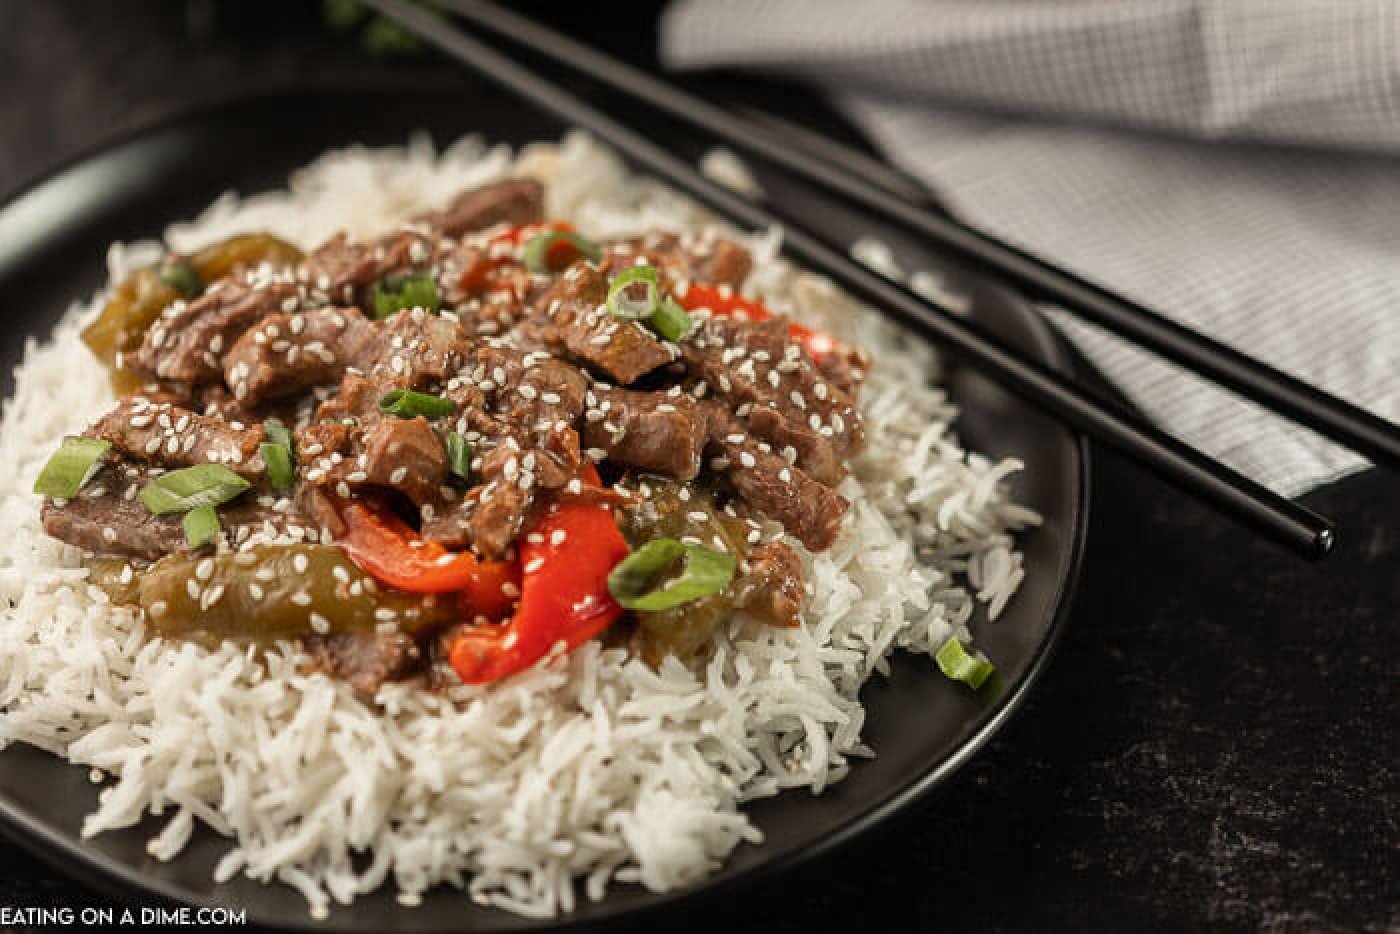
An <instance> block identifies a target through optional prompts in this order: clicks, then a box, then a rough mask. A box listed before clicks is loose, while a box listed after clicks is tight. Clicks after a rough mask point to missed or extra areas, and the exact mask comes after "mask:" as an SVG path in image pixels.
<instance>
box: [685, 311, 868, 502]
mask: <svg viewBox="0 0 1400 934" xmlns="http://www.w3.org/2000/svg"><path fill="white" fill-rule="evenodd" d="M683 353H684V359H685V363H686V367H687V369H688V370H689V372H690V374H691V376H692V379H694V380H698V381H699V383H698V384H697V388H699V386H700V384H703V388H701V389H700V394H701V395H705V394H709V393H713V394H714V395H715V396H716V397H717V398H718V399H720V400H722V401H723V402H724V404H725V406H726V407H727V408H728V409H729V410H731V411H733V412H734V413H735V414H737V415H738V416H739V417H740V418H741V419H743V420H744V421H745V430H746V431H748V432H750V433H752V434H754V435H756V436H758V437H759V438H761V439H763V440H764V441H766V442H767V443H768V444H769V445H771V446H772V447H773V448H774V449H775V450H778V451H781V452H784V454H785V456H786V457H787V458H788V459H789V460H791V461H792V463H794V464H796V465H797V466H799V467H801V468H802V469H803V470H804V471H805V472H806V473H807V474H808V475H810V476H811V477H813V478H814V479H816V480H819V481H821V482H823V483H827V484H831V483H835V482H837V481H839V480H840V478H841V476H842V472H843V471H842V467H841V463H842V459H843V458H845V457H847V456H849V455H851V454H853V453H855V452H856V451H859V450H860V449H861V447H862V446H863V445H864V441H865V439H864V434H863V432H862V428H861V421H860V417H859V414H858V413H857V411H856V408H855V405H854V403H853V402H852V401H851V399H850V397H849V396H847V395H846V394H845V393H844V392H842V391H841V390H840V389H839V388H837V387H836V386H833V385H832V384H831V383H830V382H828V381H827V380H826V379H825V378H824V377H823V376H822V375H821V374H820V373H819V372H817V370H816V368H815V367H814V366H813V364H812V361H811V359H810V358H809V357H808V356H807V355H806V353H804V352H803V351H802V349H801V348H800V347H799V346H798V345H797V344H794V343H792V342H790V341H789V339H788V328H787V322H786V320H785V319H782V318H773V319H770V320H768V321H745V320H741V319H737V318H710V319H707V320H706V321H704V323H703V324H702V325H701V327H700V328H699V330H697V331H696V333H695V334H694V335H692V337H691V338H690V339H689V340H687V341H686V342H685V344H684V350H683Z"/></svg>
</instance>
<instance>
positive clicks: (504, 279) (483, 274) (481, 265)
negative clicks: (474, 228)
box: [458, 221, 578, 293]
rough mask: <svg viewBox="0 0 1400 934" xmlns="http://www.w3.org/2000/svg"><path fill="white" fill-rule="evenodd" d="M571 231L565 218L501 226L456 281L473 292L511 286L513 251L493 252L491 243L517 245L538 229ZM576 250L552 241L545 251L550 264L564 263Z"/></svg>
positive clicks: (515, 273) (513, 281) (514, 271)
mask: <svg viewBox="0 0 1400 934" xmlns="http://www.w3.org/2000/svg"><path fill="white" fill-rule="evenodd" d="M573 232H574V227H573V225H572V224H570V223H568V222H567V221H542V222H540V223H538V224H526V225H524V226H521V227H510V228H507V229H505V230H502V231H501V232H500V233H497V234H494V235H492V236H491V238H490V239H488V240H487V241H486V249H485V251H484V252H483V253H482V255H481V257H480V258H479V259H477V261H476V262H474V263H472V264H471V265H470V266H468V267H467V268H466V269H465V270H464V271H463V272H462V275H461V276H460V277H459V279H458V284H459V285H460V286H461V288H462V289H464V290H465V291H467V292H473V293H477V292H486V291H490V290H492V289H515V287H516V284H517V282H516V280H517V278H518V272H519V271H518V269H516V268H514V263H515V256H514V253H513V252H507V251H502V253H503V254H504V255H500V256H497V255H495V254H496V252H497V251H496V250H495V249H493V248H494V247H496V246H498V245H499V244H503V243H505V244H511V245H513V246H514V245H519V244H521V243H524V242H526V241H527V240H529V239H530V238H531V237H534V236H537V235H538V234H542V233H573ZM577 254H578V251H577V249H576V248H575V247H573V246H570V245H569V244H568V243H567V242H560V243H556V244H554V246H553V247H552V248H551V249H550V251H549V263H550V266H551V267H557V266H567V265H568V264H569V263H570V262H572V261H573V257H575V256H577ZM526 278H528V276H527V277H526ZM517 291H518V290H517Z"/></svg>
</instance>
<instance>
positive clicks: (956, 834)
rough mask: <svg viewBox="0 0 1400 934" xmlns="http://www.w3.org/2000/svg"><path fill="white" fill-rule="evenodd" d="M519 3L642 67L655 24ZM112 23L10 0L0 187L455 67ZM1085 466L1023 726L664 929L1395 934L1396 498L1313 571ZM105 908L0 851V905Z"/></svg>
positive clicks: (630, 9) (1103, 458) (1328, 506)
mask: <svg viewBox="0 0 1400 934" xmlns="http://www.w3.org/2000/svg"><path fill="white" fill-rule="evenodd" d="M524 6H526V7H527V8H528V9H530V10H531V11H532V12H535V13H537V14H543V15H547V16H549V17H551V18H553V19H555V20H556V21H559V22H560V23H562V24H563V25H566V26H569V27H570V28H572V29H574V30H576V31H578V32H579V33H581V34H583V35H585V37H587V38H588V39H589V40H590V41H594V42H598V43H601V44H606V45H609V46H611V47H613V48H614V49H616V50H618V51H621V52H623V53H624V54H627V55H629V56H630V57H633V58H636V59H638V60H641V61H648V60H649V59H650V57H651V36H652V32H651V30H652V25H653V21H654V13H651V12H648V10H647V8H646V7H644V6H641V5H638V4H635V3H634V4H621V3H605V4H600V5H591V6H590V5H572V4H571V5H567V6H565V5H557V4H548V3H543V2H534V3H529V4H524ZM118 13H119V10H118V5H117V4H114V3H101V4H99V3H95V2H86V0H62V2H57V0H55V2H28V0H0V22H3V23H4V24H5V28H4V29H3V30H0V193H4V192H9V191H12V190H14V189H15V188H17V187H18V186H20V185H21V184H22V183H23V182H25V181H26V180H28V179H30V178H32V177H35V176H37V175H39V174H41V173H43V172H44V171H45V170H47V169H49V168H51V167H53V166H54V165H56V164H58V163H60V162H62V161H63V160H65V159H66V158H69V157H70V156H72V155H74V154H76V153H78V152H80V151H83V150H85V149H87V148H90V147H92V146H94V145H96V144H99V143H100V142H101V141H103V140H105V139H108V138H110V137H112V136H113V135H115V134H116V133H118V132H120V131H121V130H123V129H125V128H129V127H134V126H140V125H143V124H147V123H150V122H152V121H154V120H156V119H159V118H160V117H162V116H163V115H167V114H170V113H173V112H177V111H179V110H182V109H185V108H188V107H190V106H192V105H195V104H197V103H199V102H200V101H204V100H210V99H214V98H220V97H226V96H229V95H232V94H236V93H240V92H243V91H247V90H252V89H257V88H270V87H282V86H287V85H289V84H291V85H295V84H302V83H309V82H321V83H324V82H334V81H336V80H338V79H340V78H342V77H346V76H350V75H357V74H358V75H363V74H364V73H365V72H366V71H367V70H374V69H384V70H386V71H388V70H399V71H402V70H404V69H418V70H420V71H421V70H425V69H426V70H432V69H438V68H441V67H442V66H441V65H439V64H437V63H435V62H434V61H433V60H432V59H431V58H422V59H417V60H412V59H410V60H407V61H397V62H392V63H386V62H383V61H380V60H376V59H372V58H370V57H368V56H366V55H365V54H364V53H363V52H361V51H360V50H359V49H358V48H356V47H355V46H354V44H353V43H352V42H350V41H349V40H347V39H345V38H343V37H341V36H337V35H332V34H330V33H327V32H326V31H324V30H323V29H322V28H321V24H320V22H319V15H318V12H317V9H316V8H315V7H314V6H306V7H303V6H301V5H298V4H282V3H273V2H245V3H242V4H236V3H232V2H212V0H210V2H188V3H182V2H175V0H164V2H162V0H141V2H129V3H125V4H122V5H120V15H118ZM796 115H797V116H799V117H800V116H801V113H800V109H799V111H798V112H797V114H796ZM1397 171H1400V166H1397ZM9 300H11V301H13V300H15V297H13V296H11V297H10V299H9ZM1094 457H1095V462H1094V467H1095V476H1094V488H1093V509H1092V516H1093V518H1092V523H1091V526H1090V531H1089V548H1088V555H1087V563H1086V565H1085V568H1084V574H1083V580H1082V584H1081V587H1080V592H1079V596H1078V600H1077V605H1076V606H1077V609H1076V612H1075V615H1074V618H1073V621H1072V623H1071V625H1070V627H1069V629H1068V632H1067V634H1066V636H1065V638H1064V640H1063V642H1062V644H1061V647H1060V650H1059V654H1058V656H1057V657H1056V659H1055V661H1054V663H1053V664H1052V666H1051V667H1050V670H1049V672H1048V673H1047V674H1046V676H1045V678H1044V680H1043V681H1042V683H1041V685H1040V687H1039V689H1038V690H1037V691H1036V692H1035V694H1034V696H1033V697H1032V699H1031V700H1030V702H1029V703H1028V704H1027V706H1026V707H1025V709H1024V710H1023V712H1021V713H1020V714H1019V715H1018V716H1017V717H1016V718H1015V720H1014V721H1013V722H1012V723H1011V724H1010V725H1009V726H1008V727H1007V728H1006V729H1005V730H1004V731H1003V732H1002V733H1001V735H1000V736H999V738H998V739H997V740H996V741H994V742H993V743H992V744H991V745H990V746H989V747H988V748H987V749H986V750H984V751H983V752H982V754H980V755H979V756H977V757H976V759H975V760H974V761H973V762H972V764H971V765H969V766H968V767H967V768H966V769H964V770H963V771H962V772H961V773H960V774H959V775H958V776H957V777H955V778H954V779H953V780H952V781H951V782H950V783H949V784H947V785H946V786H944V788H943V789H942V790H941V792H940V793H938V794H937V795H935V796H933V797H932V798H931V799H929V800H927V801H926V802H925V803H924V804H922V805H921V806H920V807H918V808H917V809H915V810H913V811H910V812H907V813H906V814H904V815H903V816H901V817H900V818H898V819H896V820H895V821H893V822H891V823H890V824H887V825H885V826H884V827H882V828H880V829H878V830H876V831H874V832H873V833H871V834H869V835H867V836H865V837H863V838H861V839H859V840H857V841H856V842H854V843H852V844H850V845H847V846H845V847H843V848H841V849H839V850H837V851H836V852H835V853H833V854H831V855H829V856H826V857H823V858H821V859H819V860H818V861H816V862H814V863H811V864H809V865H807V866H805V867H803V868H801V869H799V870H797V871H794V872H792V873H790V874H788V875H785V876H782V877H779V878H777V879H775V880H771V881H768V882H765V883H762V884H760V885H758V886H756V887H753V888H749V889H746V890H744V891H743V892H740V893H737V894H735V895H732V896H726V897H723V898H718V899H715V900H713V901H712V902H710V903H707V904H706V905H705V906H704V907H703V909H701V911H700V913H698V914H697V913H694V912H692V913H691V914H690V915H689V916H688V917H687V918H685V919H680V918H672V919H670V920H669V921H668V926H673V927H675V928H677V929H694V930H704V931H745V932H748V931H752V932H760V931H761V932H772V931H775V930H776V931H804V932H805V931H826V930H849V931H890V932H903V931H923V930H933V929H936V928H943V929H950V930H960V929H967V930H978V931H997V930H1093V931H1099V930H1109V931H1117V930H1182V931H1193V930H1202V929H1230V930H1270V931H1274V930H1280V931H1282V930H1289V931H1291V930H1299V931H1333V930H1337V931H1341V930H1376V931H1380V930H1397V929H1400V897H1397V893H1398V892H1400V882H1397V875H1400V873H1397V870H1400V846H1397V843H1398V842H1400V835H1398V834H1397V827H1396V823H1397V757H1396V748H1395V739H1396V730H1395V725H1396V721H1397V713H1396V709H1395V685H1396V683H1397V674H1400V672H1397V667H1398V666H1397V664H1396V658H1397V653H1396V644H1397V640H1396V632H1397V623H1400V479H1397V478H1395V477H1393V476H1386V475H1382V474H1379V473H1377V472H1375V471H1371V472H1368V473H1365V474H1361V475H1358V476H1355V477H1353V478H1350V479H1348V480H1345V481H1342V482H1340V483H1337V484H1334V485H1332V486H1330V487H1327V488H1325V489H1323V490H1320V491H1318V492H1316V493H1314V494H1312V495H1310V496H1309V497H1307V500H1306V501H1307V502H1308V504H1309V505H1311V506H1313V507H1315V508H1317V509H1319V510H1320V511H1322V512H1324V513H1325V514H1327V515H1329V516H1332V517H1333V518H1335V519H1336V520H1337V522H1338V523H1339V525H1340V527H1341V529H1342V530H1343V534H1342V536H1341V543H1340V545H1339V547H1338V549H1337V552H1336V554H1335V555H1334V556H1333V557H1332V558H1331V559H1330V560H1329V561H1328V562H1326V563H1325V564H1322V565H1319V566H1311V565H1306V564H1303V563H1300V562H1298V561H1296V560H1294V559H1293V558H1291V557H1289V556H1288V555H1285V554H1283V553H1281V552H1280V551H1278V550H1277V549H1275V548H1273V547H1271V546H1269V545H1266V544H1263V543H1261V542H1258V541H1255V540H1253V539H1252V538H1250V536H1248V535H1247V534H1245V533H1244V532H1242V531H1240V530H1239V529H1238V528H1235V527H1233V526H1231V525H1230V524H1228V523H1226V522H1224V521H1223V520H1221V519H1220V518H1218V517H1216V516H1214V515H1212V514H1210V513H1208V512H1206V511H1204V510H1203V509H1201V508H1199V507H1197V506H1196V505H1194V504H1193V503H1191V502H1189V501H1186V500H1183V499H1182V498H1181V497H1180V496H1178V495H1176V494H1175V493H1173V492H1172V491H1170V490H1168V489H1166V488H1165V487H1163V486H1162V485H1161V484H1160V483H1159V482H1157V481H1155V480H1154V479H1152V478H1150V477H1148V476H1145V475H1144V474H1142V473H1140V472H1139V471H1137V470H1136V469H1134V468H1133V467H1131V466H1130V465H1127V464H1125V463H1124V462H1123V461H1121V460H1120V459H1118V458H1116V457H1114V456H1112V455H1110V454H1107V453H1105V452H1103V451H1101V450H1096V451H1095V452H1094ZM100 903H105V899H104V897H103V896H102V895H100V894H97V893H95V892H92V891H90V890H87V889H85V888H83V887H82V886H80V885H78V884H77V883H74V882H72V881H69V880H67V879H64V878H61V877H56V876H55V875H54V874H53V873H52V872H50V871H49V870H47V869H46V868H45V867H43V866H41V865H36V864H35V863H34V862H33V861H31V860H30V859H29V858H28V857H26V856H25V855H24V854H23V853H21V852H20V851H19V850H17V849H15V848H12V847H9V846H7V845H0V905H13V906H25V905H78V904H100Z"/></svg>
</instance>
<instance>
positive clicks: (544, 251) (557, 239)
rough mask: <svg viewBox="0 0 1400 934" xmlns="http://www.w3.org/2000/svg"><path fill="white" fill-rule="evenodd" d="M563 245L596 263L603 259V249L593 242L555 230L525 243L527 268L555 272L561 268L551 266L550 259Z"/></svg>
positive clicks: (524, 258) (533, 270)
mask: <svg viewBox="0 0 1400 934" xmlns="http://www.w3.org/2000/svg"><path fill="white" fill-rule="evenodd" d="M561 243H567V244H568V245H569V246H571V247H573V248H574V249H575V250H577V251H578V254H579V255H580V256H582V257H584V258H585V259H589V260H592V261H593V262H595V263H596V262H598V261H599V260H600V259H602V258H603V249H602V247H600V246H598V244H596V243H594V242H593V241H592V240H585V239H584V238H583V237H580V236H579V235H578V234H576V233H569V232H568V231H565V230H555V231H551V232H549V233H542V234H540V235H539V236H535V237H531V238H530V239H529V240H526V241H525V251H524V253H523V255H522V256H521V260H522V262H524V263H525V268H526V269H528V270H530V271H531V272H555V271H556V270H557V269H558V268H559V267H557V266H553V265H551V264H550V259H551V258H552V257H553V255H554V248H555V247H556V246H558V245H559V244H561ZM566 265H567V264H566Z"/></svg>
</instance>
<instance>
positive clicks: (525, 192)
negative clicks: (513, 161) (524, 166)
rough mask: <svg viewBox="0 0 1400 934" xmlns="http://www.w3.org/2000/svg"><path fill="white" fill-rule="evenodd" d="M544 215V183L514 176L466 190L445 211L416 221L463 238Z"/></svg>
mask: <svg viewBox="0 0 1400 934" xmlns="http://www.w3.org/2000/svg"><path fill="white" fill-rule="evenodd" d="M543 216H544V186H543V185H541V184H540V183H539V182H537V181H535V180H534V179H533V178H512V179H507V180H506V181H503V182H496V183H495V184H492V185H484V186H482V187H481V188H474V189H472V190H471V191H466V192H463V193H462V194H460V195H458V196H457V197H456V198H455V199H453V201H452V203H451V204H449V205H448V206H447V208H446V209H445V210H442V211H433V212H430V213H428V214H424V215H421V216H420V217H418V218H417V219H416V220H417V221H418V222H420V223H422V224H425V225H427V226H428V227H430V228H432V229H433V230H434V231H436V232H437V233H439V234H441V235H443V236H448V237H460V236H461V235H462V234H465V233H468V232H470V231H473V230H481V229H482V228H484V227H490V226H492V225H493V224H511V225H513V226H519V225H522V224H533V223H536V222H537V221H539V220H540V219H541V218H542V217H543Z"/></svg>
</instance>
